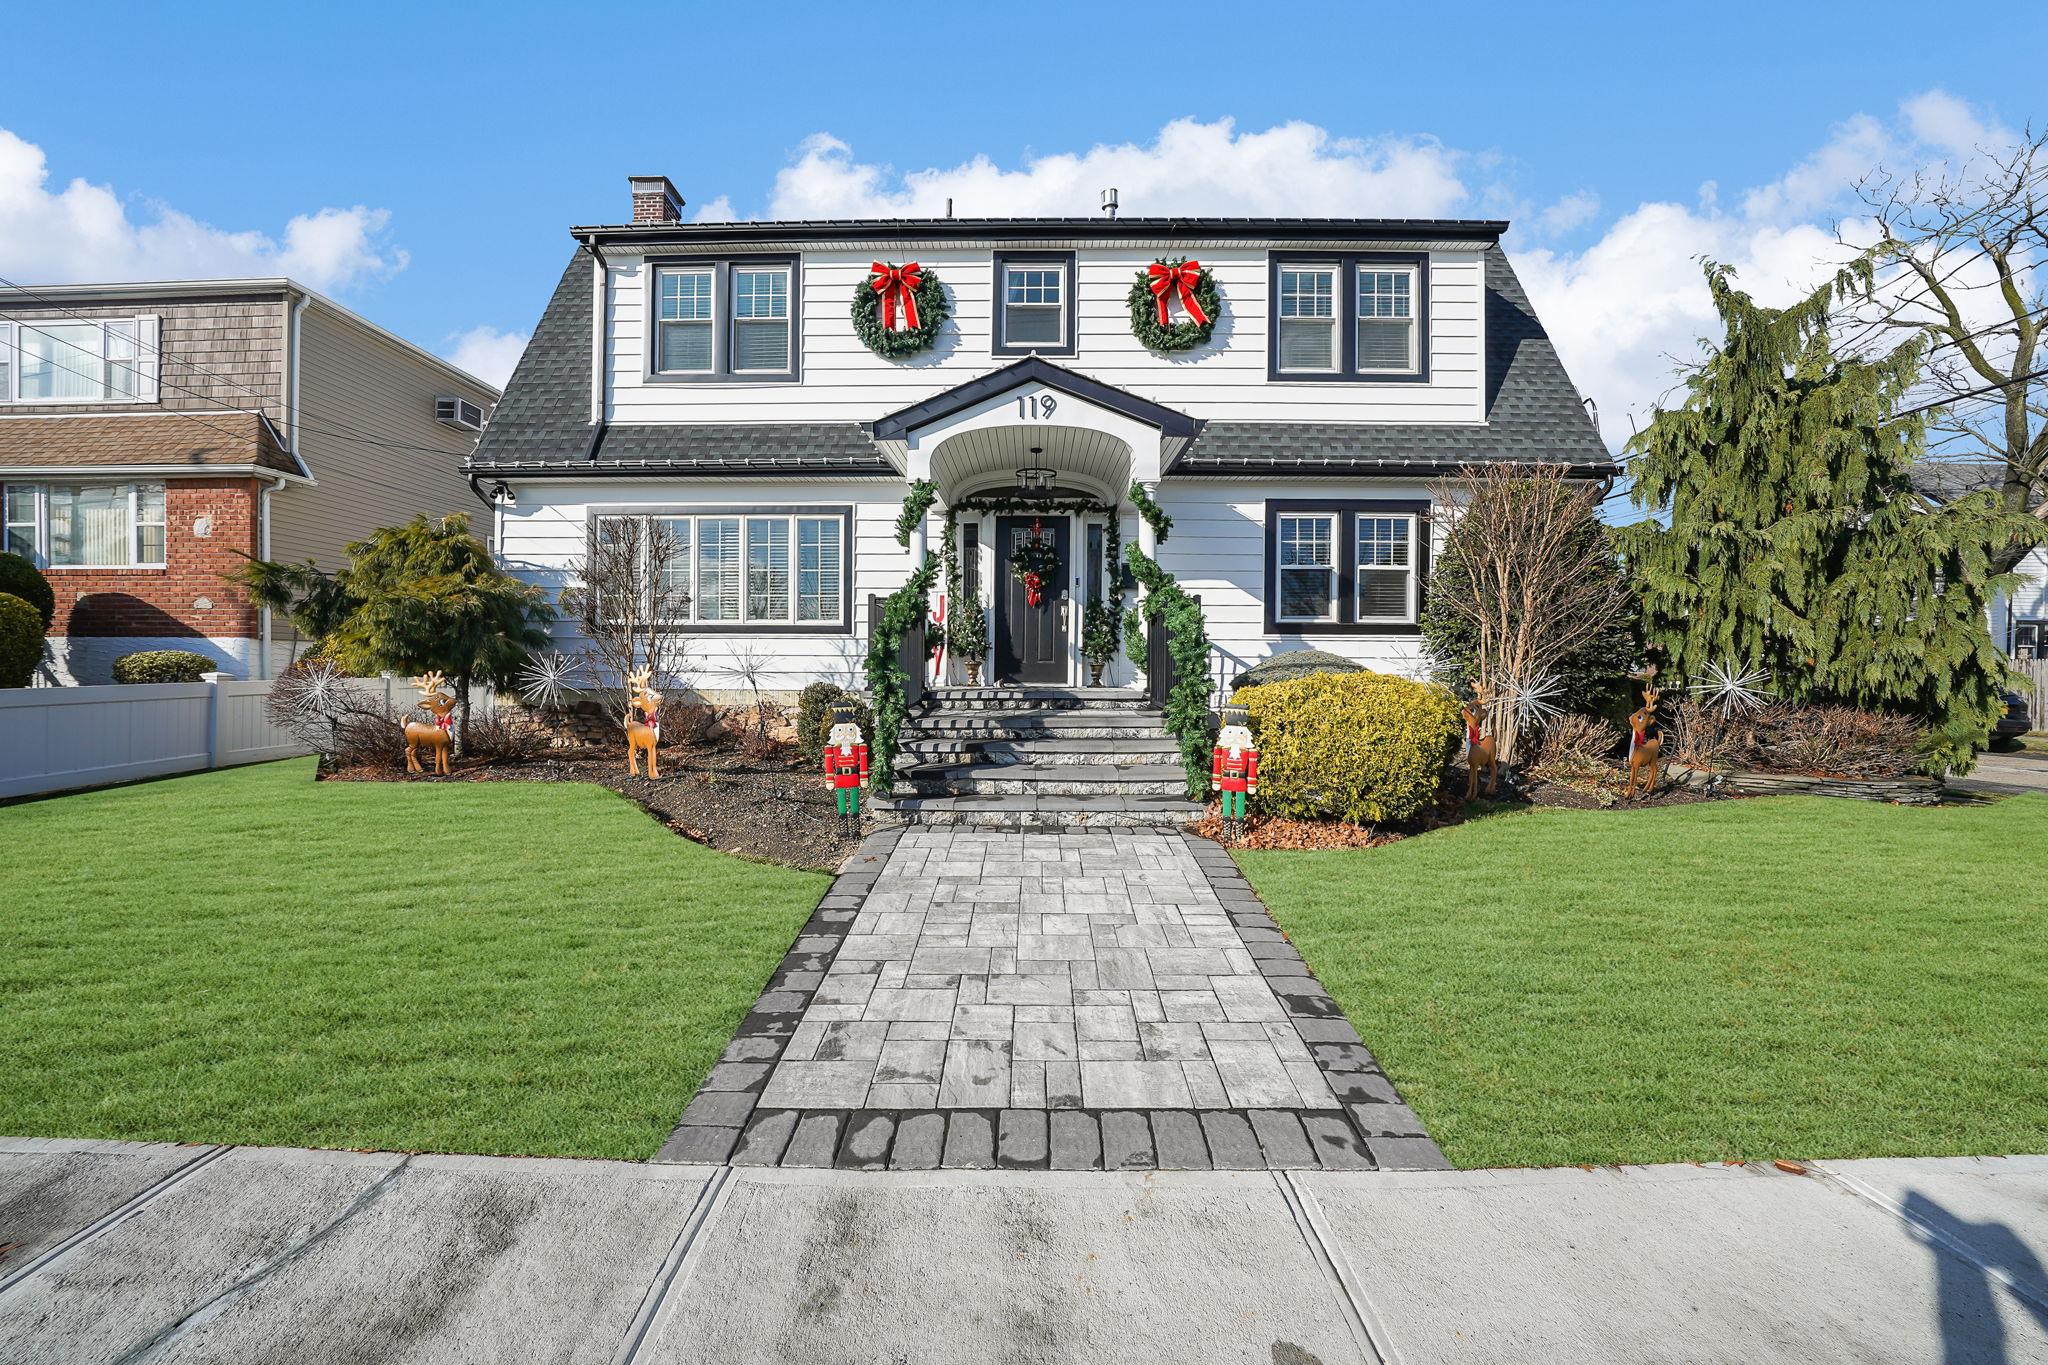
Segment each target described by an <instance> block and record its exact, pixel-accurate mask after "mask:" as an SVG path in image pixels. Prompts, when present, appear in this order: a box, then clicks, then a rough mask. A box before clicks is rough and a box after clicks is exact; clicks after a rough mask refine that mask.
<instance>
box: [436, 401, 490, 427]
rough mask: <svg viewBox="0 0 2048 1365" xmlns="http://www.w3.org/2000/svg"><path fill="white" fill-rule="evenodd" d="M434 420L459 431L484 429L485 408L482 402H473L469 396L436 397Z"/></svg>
mask: <svg viewBox="0 0 2048 1365" xmlns="http://www.w3.org/2000/svg"><path fill="white" fill-rule="evenodd" d="M434 420H435V421H436V422H439V423H440V424H441V425H442V426H448V427H454V428H455V429H456V430H457V431H482V430H483V429H484V410H483V406H482V405H481V404H479V403H472V402H470V401H469V400H468V399H467V398H436V399H435V400H434Z"/></svg>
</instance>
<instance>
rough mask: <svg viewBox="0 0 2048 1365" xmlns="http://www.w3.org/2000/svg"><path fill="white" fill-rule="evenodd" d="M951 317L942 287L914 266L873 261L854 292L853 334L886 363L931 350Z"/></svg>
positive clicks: (927, 273)
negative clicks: (886, 361) (940, 329)
mask: <svg viewBox="0 0 2048 1365" xmlns="http://www.w3.org/2000/svg"><path fill="white" fill-rule="evenodd" d="M950 316H952V310H951V309H950V308H948V307H947V306H946V289H945V286H944V285H942V284H940V283H939V277H938V276H937V275H935V274H933V273H932V272H931V271H929V270H927V269H925V268H924V267H923V266H921V265H919V264H918V263H917V262H916V261H909V262H906V263H904V264H902V265H892V264H890V263H888V262H886V261H876V262H875V263H874V264H873V265H871V266H869V267H868V273H867V274H866V275H865V276H863V277H862V278H861V282H860V283H859V284H857V285H855V286H854V287H853V330H854V333H855V335H857V336H859V337H860V340H861V344H862V345H863V346H866V347H867V348H868V349H869V350H870V351H873V352H874V353H875V354H876V355H878V356H880V357H882V358H883V359H884V360H900V359H901V358H903V357H904V356H910V355H916V354H917V353H918V352H919V351H923V350H927V349H929V348H930V347H931V344H932V342H934V341H936V340H937V339H938V335H939V328H941V327H943V326H944V325H945V323H946V319H947V318H948V317H950Z"/></svg>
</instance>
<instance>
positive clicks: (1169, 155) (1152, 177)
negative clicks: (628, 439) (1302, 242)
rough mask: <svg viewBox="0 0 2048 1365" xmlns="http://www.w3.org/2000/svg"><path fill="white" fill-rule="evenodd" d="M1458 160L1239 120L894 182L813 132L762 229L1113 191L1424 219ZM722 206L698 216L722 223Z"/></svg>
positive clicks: (1448, 186) (1267, 210)
mask: <svg viewBox="0 0 2048 1365" xmlns="http://www.w3.org/2000/svg"><path fill="white" fill-rule="evenodd" d="M1458 160H1459V154H1458V153H1456V152H1453V151H1451V150H1450V149H1448V148H1446V147H1443V146H1442V145H1440V144H1438V143H1436V142H1434V141H1430V140H1427V139H1411V138H1371V139H1358V138H1338V137H1332V136H1331V135H1330V134H1329V133H1328V132H1326V131H1324V130H1323V129H1321V128H1318V127H1316V126H1315V125H1313V124H1308V123H1285V124H1281V125H1280V126H1279V127H1276V128H1269V129H1267V130H1266V131H1264V132H1246V133H1241V132H1239V131H1238V130H1237V126H1236V124H1235V122H1234V121H1232V120H1230V119H1219V120H1217V121H1216V122H1214V123H1202V122H1199V121H1198V120H1195V119H1176V120H1174V121H1173V122H1172V123H1169V124H1167V125H1166V126H1165V127H1164V128H1162V129H1160V131H1159V135H1158V137H1156V138H1154V139H1153V140H1152V142H1150V143H1149V144H1147V145H1144V146H1139V145H1137V144H1136V143H1129V142H1126V143H1119V144H1116V145H1113V146H1112V145H1107V144H1099V145H1097V146H1094V147H1091V148H1089V149H1088V150H1087V151H1086V152H1081V153H1072V152H1061V153H1054V154H1051V155H1045V156H1037V157H1029V158H1027V159H1026V160H1025V162H1024V165H1023V167H1022V168H1021V169H1018V170H1005V169H1003V168H1002V167H999V166H997V165H996V164H995V162H993V161H991V160H990V159H989V158H988V157H986V156H977V157H975V158H974V159H972V160H970V161H965V162H962V163H961V164H959V165H957V166H950V167H931V168H927V169H924V170H913V171H907V172H898V171H896V170H895V169H893V168H892V167H889V166H884V165H879V164H876V163H873V162H864V161H858V160H856V159H855V158H854V155H853V149H852V148H851V147H849V146H848V145H847V144H846V143H844V142H841V141H840V140H839V139H838V138H835V137H833V136H831V135H830V134H827V133H818V134H814V135H813V136H811V137H810V138H807V139H806V140H805V141H804V142H803V144H802V145H801V146H800V147H799V148H798V149H797V155H796V159H795V160H794V161H793V162H792V163H791V164H790V165H788V166H786V167H784V168H783V169H782V170H781V171H780V172H779V173H778V174H777V175H776V177H775V185H774V188H773V190H772V191H771V193H770V195H769V202H768V213H767V216H768V217H770V218H845V217H878V218H895V217H927V218H936V217H942V216H944V214H945V212H946V201H947V200H948V199H951V200H952V201H953V211H954V212H955V213H956V214H957V215H959V216H960V217H962V218H991V217H1002V216H1007V215H1030V214H1048V215H1052V214H1088V213H1093V212H1095V211H1096V208H1097V206H1098V204H1099V203H1100V197H1101V194H1102V191H1103V190H1105V189H1108V188H1110V187H1111V186H1114V187H1116V189H1117V191H1118V194H1119V197H1120V198H1121V201H1122V206H1123V212H1125V213H1127V214H1132V215H1145V216H1150V215H1166V214H1177V213H1202V214H1230V213H1239V214H1275V215H1298V216H1310V217H1314V216H1321V215H1326V214H1327V215H1333V216H1343V215H1356V216H1363V217H1428V216H1431V215H1434V214H1442V213H1446V212H1448V211H1449V210H1451V209H1452V208H1453V207H1454V206H1456V205H1457V204H1458V203H1459V202H1460V201H1462V200H1463V199H1464V198H1465V197H1466V193H1467V192H1466V188H1465V185H1464V184H1463V182H1462V181H1461V180H1460V179H1459V176H1458V170H1457V163H1458ZM731 210H732V205H731V203H730V202H729V201H728V200H725V199H724V198H723V197H721V198H719V199H714V200H713V201H712V202H711V204H710V205H707V206H706V207H705V208H704V209H703V210H700V216H703V215H706V214H710V215H714V216H716V215H720V214H722V215H730V214H731Z"/></svg>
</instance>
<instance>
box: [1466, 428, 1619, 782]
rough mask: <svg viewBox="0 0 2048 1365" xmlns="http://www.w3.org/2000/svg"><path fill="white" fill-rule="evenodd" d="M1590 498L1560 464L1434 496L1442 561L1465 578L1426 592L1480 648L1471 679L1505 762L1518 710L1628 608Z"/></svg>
mask: <svg viewBox="0 0 2048 1365" xmlns="http://www.w3.org/2000/svg"><path fill="white" fill-rule="evenodd" d="M1596 497H1597V494H1596V493H1595V492H1594V490H1593V489H1591V488H1589V487H1588V486H1587V485H1585V484H1583V483H1578V482H1574V481H1570V480H1567V479H1566V477H1565V470H1564V468H1563V466H1561V465H1539V466H1533V467H1532V466H1526V465H1525V466H1519V467H1517V466H1509V465H1499V464H1489V465H1476V466H1475V465H1468V466H1466V467H1465V468H1464V469H1462V470H1460V471H1459V474H1458V477H1457V478H1455V479H1452V480H1449V481H1447V482H1445V483H1442V484H1440V485H1438V486H1437V487H1436V488H1435V489H1433V490H1432V493H1431V504H1432V505H1433V506H1434V507H1435V508H1436V509H1437V510H1436V512H1434V513H1433V514H1432V516H1433V520H1434V521H1435V522H1436V524H1437V526H1438V527H1439V528H1440V529H1441V530H1442V531H1443V532H1444V535H1445V540H1446V545H1445V554H1444V558H1445V560H1447V561H1450V560H1455V561H1456V562H1457V563H1458V564H1459V565H1460V566H1461V569H1462V571H1461V572H1459V573H1456V574H1445V575H1438V576H1436V577H1434V578H1432V579H1431V582H1430V594H1431V597H1432V600H1433V603H1434V609H1435V610H1437V611H1440V612H1444V613H1447V614H1449V615H1450V616H1452V617H1454V618H1456V619H1457V620H1459V621H1460V622H1462V623H1463V624H1464V625H1465V626H1467V627H1468V628H1469V629H1470V631H1471V633H1472V634H1473V636H1474V638H1475V640H1476V642H1477V649H1476V652H1475V655H1474V659H1473V673H1474V678H1475V680H1476V685H1477V690H1478V692H1479V694H1480V698H1481V700H1483V701H1484V702H1485V704H1486V707H1487V710H1488V712H1489V716H1488V719H1489V721H1490V722H1491V729H1492V732H1493V735H1494V740H1495V752H1496V753H1497V754H1498V755H1499V756H1500V760H1501V762H1503V763H1512V762H1513V760H1514V753H1515V744H1516V741H1517V738H1518V735H1519V732H1520V730H1521V729H1522V728H1523V726H1524V724H1525V722H1526V721H1527V720H1528V719H1529V718H1530V717H1529V715H1528V714H1527V713H1528V710H1529V708H1528V707H1527V706H1524V705H1522V704H1520V703H1521V702H1523V701H1525V700H1526V701H1529V702H1531V703H1532V704H1533V703H1535V702H1537V701H1541V700H1543V699H1545V698H1546V697H1548V696H1549V695H1551V692H1550V691H1548V690H1546V685H1547V684H1554V678H1553V676H1552V675H1553V673H1554V670H1555V669H1556V668H1557V666H1558V665H1559V664H1560V663H1561V662H1562V661H1563V660H1565V659H1566V658H1568V657H1570V656H1571V655H1572V654H1574V653H1576V652H1577V651H1579V650H1581V649H1584V648H1585V647H1586V645H1587V644H1588V643H1590V642H1591V641H1592V640H1594V639H1595V638H1597V637H1598V636H1599V635H1601V633H1602V632H1604V631H1607V630H1608V629H1610V628H1611V627H1612V626H1613V625H1614V624H1615V623H1616V622H1617V621H1618V620H1619V619H1620V618H1621V616H1622V614H1623V613H1624V612H1625V611H1626V610H1627V609H1628V596H1627V592H1626V589H1625V588H1624V587H1623V585H1622V583H1621V581H1620V579H1619V578H1618V577H1617V576H1616V575H1615V574H1614V573H1613V571H1612V568H1611V561H1610V557H1609V555H1608V553H1607V550H1606V545H1605V541H1604V539H1603V536H1604V533H1603V531H1602V529H1601V527H1600V523H1599V520H1598V518H1597V516H1596V515H1595V513H1596V510H1597V502H1596ZM1551 709H1553V710H1554V709H1555V708H1554V707H1552V708H1551Z"/></svg>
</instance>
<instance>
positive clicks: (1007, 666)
mask: <svg viewBox="0 0 2048 1365" xmlns="http://www.w3.org/2000/svg"><path fill="white" fill-rule="evenodd" d="M1034 524H1036V525H1037V526H1038V527H1039V532H1040V536H1041V538H1042V539H1044V540H1046V541H1048V542H1050V543H1051V545H1052V547H1053V553H1054V555H1055V556H1056V557H1057V559H1058V565H1057V567H1056V568H1055V569H1054V570H1053V572H1052V573H1051V574H1049V575H1047V577H1046V581H1045V582H1044V584H1043V586H1042V587H1041V589H1040V591H1039V598H1038V605H1037V606H1033V605H1031V598H1030V592H1029V590H1028V589H1026V587H1025V586H1024V580H1023V579H1021V578H1019V577H1018V576H1017V575H1016V574H1014V573H1012V572H1011V571H1010V556H1011V554H1012V553H1013V552H1014V551H1015V549H1016V545H1017V542H1018V541H1020V540H1023V539H1026V538H1027V537H1029V536H1030V535H1031V528H1032V526H1033V525H1034ZM1072 562H1073V561H1072V559H1071V558H1070V557H1069V547H1068V538H1067V519H1066V517H1064V516H1051V517H1045V518H1043V519H1040V518H1035V517H1002V518H999V519H998V520H997V522H996V574H997V576H998V578H999V580H1000V581H1001V583H1002V588H1001V590H1000V591H998V592H997V593H996V594H995V602H996V621H995V628H996V677H995V680H996V681H997V682H1008V683H1052V684H1056V685H1064V684H1065V683H1066V681H1067V614H1068V609H1067V585H1068V581H1069V580H1070V579H1071V578H1072V577H1073V573H1072V570H1071V569H1070V567H1069V566H1070V565H1071V564H1072Z"/></svg>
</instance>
